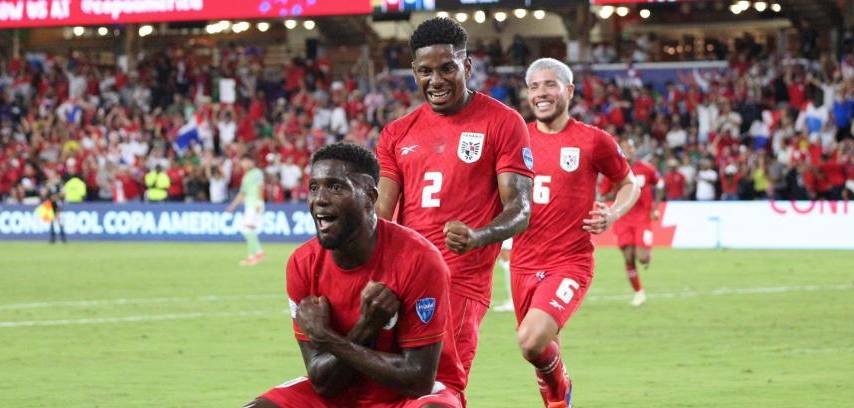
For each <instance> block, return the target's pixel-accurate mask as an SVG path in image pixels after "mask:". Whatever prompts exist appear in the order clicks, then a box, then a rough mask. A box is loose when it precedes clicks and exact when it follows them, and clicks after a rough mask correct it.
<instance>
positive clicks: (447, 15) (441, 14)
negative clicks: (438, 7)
mask: <svg viewBox="0 0 854 408" xmlns="http://www.w3.org/2000/svg"><path fill="white" fill-rule="evenodd" d="M450 16H451V15H450V14H448V12H447V11H440V12H438V13H436V17H439V18H448V17H450Z"/></svg>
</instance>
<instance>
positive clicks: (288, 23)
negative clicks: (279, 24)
mask: <svg viewBox="0 0 854 408" xmlns="http://www.w3.org/2000/svg"><path fill="white" fill-rule="evenodd" d="M296 27H297V21H296V20H285V28H287V29H288V30H293V29H294V28H296Z"/></svg>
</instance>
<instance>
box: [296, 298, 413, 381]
mask: <svg viewBox="0 0 854 408" xmlns="http://www.w3.org/2000/svg"><path fill="white" fill-rule="evenodd" d="M318 299H319V298H314V297H309V298H307V300H306V299H303V302H316V301H318ZM301 303H302V302H301ZM399 309H400V302H399V301H398V300H397V297H396V296H395V295H394V293H393V292H392V291H391V290H389V289H388V288H387V287H385V285H383V284H382V283H377V282H370V283H368V285H366V286H365V288H364V290H362V294H361V316H360V318H359V320H358V321H357V322H356V324H355V325H354V326H353V328H352V329H350V332H349V333H347V339H348V340H349V341H351V342H353V343H355V344H359V345H362V346H365V347H370V345H371V344H373V343H374V341H375V340H376V337H377V335H378V334H379V331H380V329H381V328H382V327H383V326H384V325H385V324H386V323H387V322H388V321H389V319H391V318H392V316H394V314H395V313H397V311H398V310H399ZM298 317H299V316H298ZM298 324H299V323H298ZM305 324H306V325H307V326H308V323H305ZM302 327H303V326H301V325H300V328H302ZM299 346H300V351H301V352H302V357H303V362H304V363H305V367H306V370H307V372H308V377H309V378H310V379H311V384H312V386H313V387H314V390H315V391H316V392H317V393H318V394H320V395H323V396H325V397H331V396H334V395H337V394H338V393H340V392H341V391H343V390H344V389H346V388H347V387H348V386H349V385H350V383H351V382H352V380H353V378H354V375H355V371H354V370H353V368H352V367H349V366H348V365H346V364H345V363H343V362H342V361H341V360H340V359H338V358H337V357H336V356H335V355H333V354H331V353H328V352H322V351H320V350H318V348H317V347H316V346H315V345H314V344H312V343H311V342H302V341H301V342H299Z"/></svg>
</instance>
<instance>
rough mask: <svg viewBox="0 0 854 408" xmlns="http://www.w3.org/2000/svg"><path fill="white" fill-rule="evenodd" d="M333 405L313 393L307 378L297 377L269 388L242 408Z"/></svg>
mask: <svg viewBox="0 0 854 408" xmlns="http://www.w3.org/2000/svg"><path fill="white" fill-rule="evenodd" d="M333 405H334V404H332V403H330V402H329V401H328V400H327V399H325V398H323V397H321V396H320V395H319V394H318V393H317V392H315V391H314V387H312V386H311V382H309V380H308V378H305V377H299V378H295V379H293V380H290V381H287V382H285V383H284V384H281V385H277V386H275V387H273V388H271V389H270V390H269V391H267V392H265V393H263V394H261V395H260V396H259V397H258V398H256V399H255V400H254V401H252V402H249V403H248V404H246V405H244V406H243V408H328V407H332V406H333Z"/></svg>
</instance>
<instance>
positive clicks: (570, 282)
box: [555, 278, 581, 303]
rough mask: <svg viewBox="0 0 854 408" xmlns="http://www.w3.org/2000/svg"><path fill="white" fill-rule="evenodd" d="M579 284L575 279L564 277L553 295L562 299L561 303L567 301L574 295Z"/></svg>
mask: <svg viewBox="0 0 854 408" xmlns="http://www.w3.org/2000/svg"><path fill="white" fill-rule="evenodd" d="M580 286H581V285H579V284H578V282H576V281H575V279H570V278H564V280H563V281H562V282H561V283H560V286H558V288H557V291H556V292H555V296H557V298H558V299H560V300H561V301H563V303H569V301H570V300H572V297H573V296H575V291H576V290H578V288H579V287H580Z"/></svg>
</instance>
